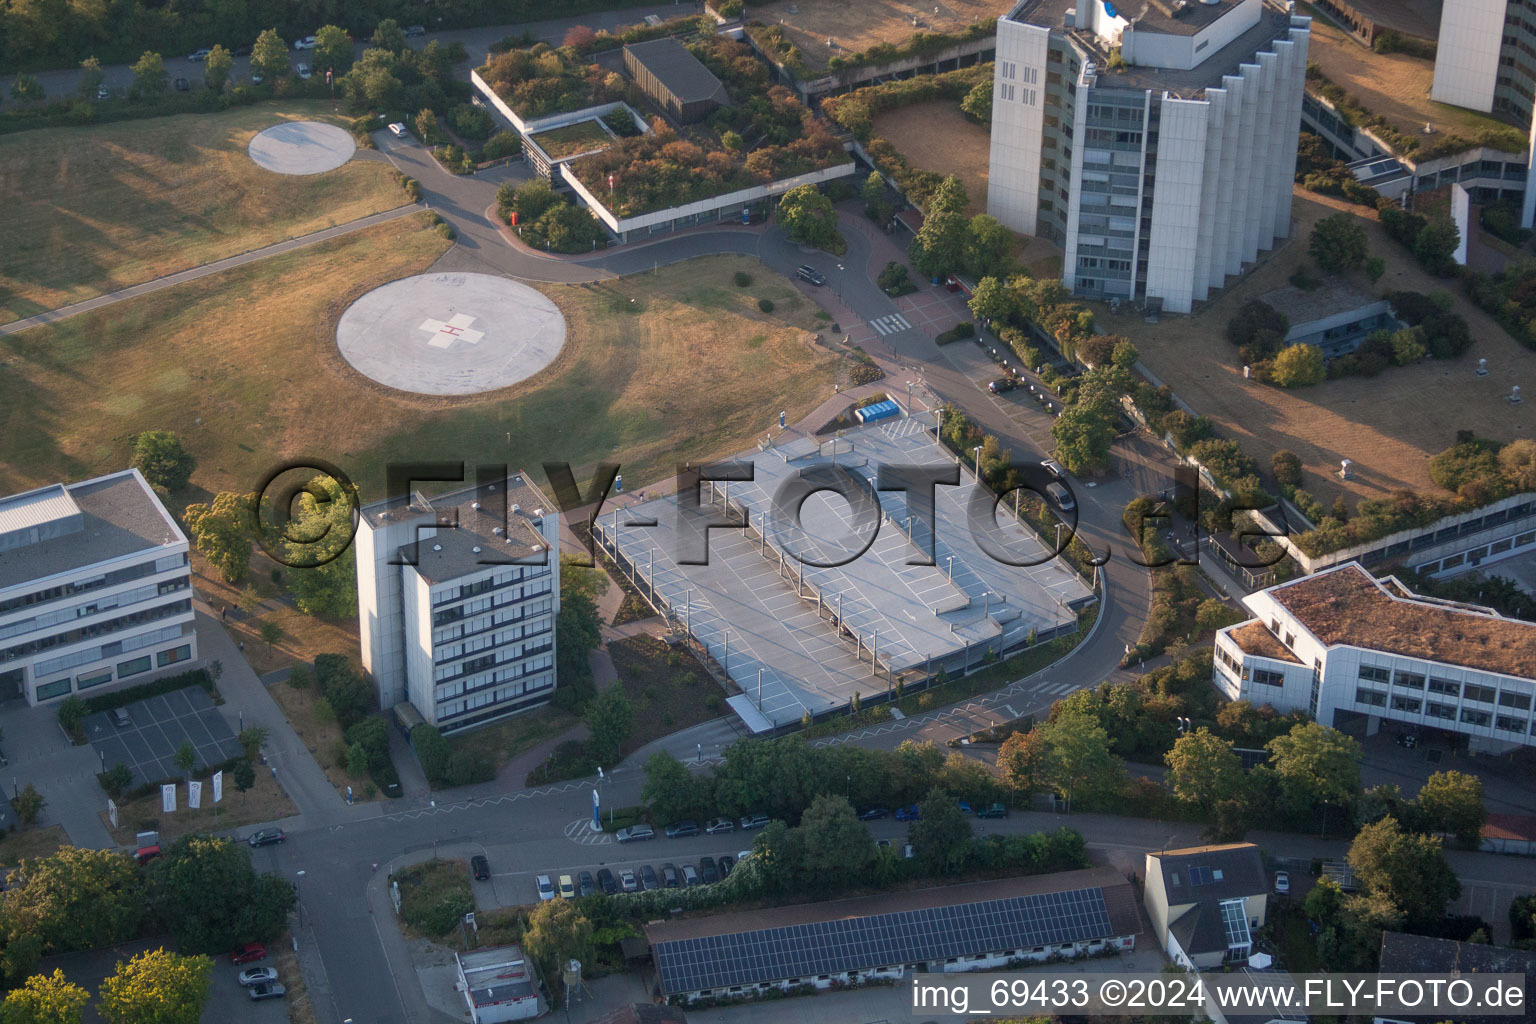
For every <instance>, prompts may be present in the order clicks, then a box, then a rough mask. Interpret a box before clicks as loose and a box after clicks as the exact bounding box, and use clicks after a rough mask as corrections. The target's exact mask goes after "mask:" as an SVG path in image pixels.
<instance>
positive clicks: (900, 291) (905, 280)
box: [875, 260, 917, 298]
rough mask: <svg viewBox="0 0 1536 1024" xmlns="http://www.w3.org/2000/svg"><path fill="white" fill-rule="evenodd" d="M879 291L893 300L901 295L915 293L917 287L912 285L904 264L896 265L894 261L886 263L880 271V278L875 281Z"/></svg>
mask: <svg viewBox="0 0 1536 1024" xmlns="http://www.w3.org/2000/svg"><path fill="white" fill-rule="evenodd" d="M875 283H876V284H878V285H879V286H880V290H881V291H883V292H885V293H886V294H887V295H890V296H892V297H893V298H895V297H899V296H902V295H910V294H911V293H912V292H915V291H917V285H915V284H913V283H912V279H911V277H910V276H909V274H908V271H907V265H906V264H905V263H897V262H896V261H895V260H892V261H891V262H889V263H887V264H886V265H885V267H884V269H882V270H881V271H880V276H879V277H877V278H876V279H875Z"/></svg>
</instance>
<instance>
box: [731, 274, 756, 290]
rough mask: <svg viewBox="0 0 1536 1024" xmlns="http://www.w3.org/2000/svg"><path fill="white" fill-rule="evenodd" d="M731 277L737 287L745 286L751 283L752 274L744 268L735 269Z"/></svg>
mask: <svg viewBox="0 0 1536 1024" xmlns="http://www.w3.org/2000/svg"><path fill="white" fill-rule="evenodd" d="M731 279H732V280H733V281H735V282H736V287H737V288H746V287H748V286H749V285H751V283H752V275H751V274H749V273H747V272H746V271H745V270H738V271H736V273H735V275H734V276H733V277H732V278H731Z"/></svg>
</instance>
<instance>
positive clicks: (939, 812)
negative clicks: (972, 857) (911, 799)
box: [907, 788, 972, 875]
mask: <svg viewBox="0 0 1536 1024" xmlns="http://www.w3.org/2000/svg"><path fill="white" fill-rule="evenodd" d="M917 810H918V814H919V818H918V820H917V821H914V822H912V824H911V825H909V826H908V827H907V836H908V838H909V839H910V840H911V842H912V852H913V853H914V854H916V856H917V858H918V860H920V861H922V862H923V865H924V867H926V868H927V869H928V870H929V871H931V872H934V873H935V874H946V875H947V874H951V873H954V872H956V871H959V870H960V869H961V868H963V867H964V866H965V860H966V857H967V856H968V855H969V854H970V851H971V838H972V833H971V820H970V819H969V818H967V817H966V816H965V814H964V812H962V811H961V810H960V808H959V807H958V806H957V805H956V803H955V798H954V797H952V796H950V795H949V793H948V792H947V791H945V790H942V789H938V788H934V789H932V790H929V792H928V795H927V796H926V797H924V798H923V801H922V802H921V803H920V804H918V807H917Z"/></svg>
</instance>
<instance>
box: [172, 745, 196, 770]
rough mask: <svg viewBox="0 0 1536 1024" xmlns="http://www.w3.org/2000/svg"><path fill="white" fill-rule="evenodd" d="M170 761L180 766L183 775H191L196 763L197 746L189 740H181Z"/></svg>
mask: <svg viewBox="0 0 1536 1024" xmlns="http://www.w3.org/2000/svg"><path fill="white" fill-rule="evenodd" d="M171 763H173V764H174V765H176V767H177V768H180V769H181V771H182V774H183V775H191V774H192V769H193V768H194V767H195V766H196V765H197V748H196V747H194V746H193V745H192V741H191V740H182V741H181V746H179V747H177V748H176V754H175V756H173V757H172V758H171Z"/></svg>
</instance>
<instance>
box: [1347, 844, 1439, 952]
mask: <svg viewBox="0 0 1536 1024" xmlns="http://www.w3.org/2000/svg"><path fill="white" fill-rule="evenodd" d="M1347 860H1348V861H1349V866H1350V868H1351V869H1352V870H1353V871H1354V873H1355V878H1356V879H1357V880H1358V881H1359V882H1360V886H1361V888H1362V889H1364V890H1365V891H1366V892H1367V893H1376V894H1380V895H1382V896H1384V897H1386V898H1387V899H1388V900H1390V901H1391V902H1392V904H1393V906H1395V907H1396V908H1397V909H1398V910H1399V911H1401V912H1402V913H1403V915H1404V916H1405V917H1406V918H1407V919H1408V921H1409V922H1410V923H1411V924H1412V925H1416V926H1419V927H1423V926H1426V925H1429V924H1431V923H1433V922H1435V921H1438V920H1440V919H1441V918H1443V917H1444V916H1445V907H1446V904H1448V903H1450V902H1451V901H1452V900H1454V899H1456V898H1457V897H1458V896H1460V895H1461V882H1460V881H1458V880H1457V878H1456V874H1455V872H1453V871H1452V870H1451V866H1450V865H1449V864H1447V863H1446V860H1445V854H1444V853H1443V852H1441V849H1440V838H1439V837H1438V836H1426V835H1415V834H1413V833H1409V832H1404V831H1403V827H1402V826H1401V825H1400V824H1398V822H1397V819H1396V818H1382V819H1381V820H1380V821H1377V822H1372V823H1371V824H1369V825H1365V826H1363V827H1362V828H1361V829H1360V831H1359V833H1358V834H1357V835H1356V836H1355V840H1354V842H1352V843H1350V844H1349V854H1348V857H1347Z"/></svg>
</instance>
